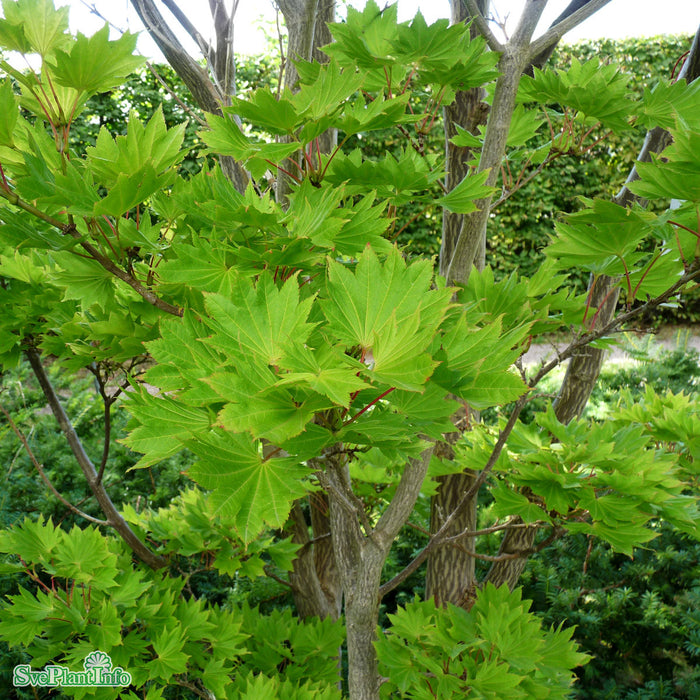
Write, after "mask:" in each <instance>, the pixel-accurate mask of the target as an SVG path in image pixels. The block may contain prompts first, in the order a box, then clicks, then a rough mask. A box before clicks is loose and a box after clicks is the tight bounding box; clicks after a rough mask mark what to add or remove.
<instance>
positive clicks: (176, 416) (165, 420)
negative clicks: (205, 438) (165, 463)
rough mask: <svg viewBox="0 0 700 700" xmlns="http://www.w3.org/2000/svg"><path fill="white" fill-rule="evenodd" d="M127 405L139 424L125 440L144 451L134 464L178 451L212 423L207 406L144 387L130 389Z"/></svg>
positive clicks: (153, 460)
mask: <svg viewBox="0 0 700 700" xmlns="http://www.w3.org/2000/svg"><path fill="white" fill-rule="evenodd" d="M127 406H128V409H129V413H130V414H131V415H132V416H133V417H134V418H135V420H136V427H135V428H134V429H132V430H131V432H130V433H129V436H128V437H127V438H125V439H124V443H125V444H126V445H128V446H129V447H131V448H132V449H133V450H135V451H136V452H141V453H142V454H143V455H144V456H143V457H142V458H141V459H140V460H139V461H138V462H137V463H136V464H135V465H134V468H141V467H148V466H150V465H151V464H155V463H156V462H159V461H161V460H162V459H165V458H166V457H170V456H172V455H174V454H177V453H178V452H179V451H180V450H182V448H183V446H184V443H185V442H186V441H187V440H188V439H189V438H190V437H191V436H192V435H195V434H201V433H205V432H207V431H208V430H209V428H210V425H211V416H210V415H209V412H208V411H207V410H206V409H204V408H194V407H190V406H186V405H184V404H183V403H181V402H179V401H176V400H175V399H172V398H170V397H168V396H151V395H150V394H149V393H148V392H147V391H146V390H145V389H141V390H139V391H134V392H130V393H129V397H128V401H127Z"/></svg>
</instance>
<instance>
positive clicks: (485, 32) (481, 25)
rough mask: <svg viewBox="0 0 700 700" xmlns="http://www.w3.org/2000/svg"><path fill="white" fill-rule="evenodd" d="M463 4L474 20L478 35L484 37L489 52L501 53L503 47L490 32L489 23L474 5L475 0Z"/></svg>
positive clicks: (467, 0)
mask: <svg viewBox="0 0 700 700" xmlns="http://www.w3.org/2000/svg"><path fill="white" fill-rule="evenodd" d="M464 2H465V4H466V6H467V9H468V10H469V14H470V15H471V16H472V17H473V19H474V24H476V27H477V29H478V30H479V34H481V36H483V37H484V39H485V40H486V43H487V44H488V45H489V48H490V49H491V51H496V52H497V53H501V52H502V51H503V49H504V48H505V47H504V46H503V44H501V42H500V41H498V39H496V36H495V34H494V33H493V32H492V31H491V27H489V23H488V22H487V21H486V18H485V17H484V15H482V14H481V10H480V9H479V6H478V5H477V4H476V0H464Z"/></svg>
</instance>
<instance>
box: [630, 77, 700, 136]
mask: <svg viewBox="0 0 700 700" xmlns="http://www.w3.org/2000/svg"><path fill="white" fill-rule="evenodd" d="M698 104H700V80H695V81H693V82H692V83H690V84H688V83H686V82H685V81H684V80H678V81H676V82H674V83H672V82H667V81H662V82H660V83H658V85H656V86H655V87H654V88H653V89H652V90H650V89H649V88H644V99H643V100H642V103H641V113H640V115H639V117H638V120H637V121H638V122H639V123H640V124H642V125H643V126H646V127H647V128H649V129H652V128H654V127H655V126H659V127H661V128H662V129H667V130H671V129H673V128H675V126H676V124H677V123H678V119H679V118H680V120H682V123H685V124H688V125H689V126H691V127H692V128H693V129H694V130H695V131H698V130H700V116H699V115H698Z"/></svg>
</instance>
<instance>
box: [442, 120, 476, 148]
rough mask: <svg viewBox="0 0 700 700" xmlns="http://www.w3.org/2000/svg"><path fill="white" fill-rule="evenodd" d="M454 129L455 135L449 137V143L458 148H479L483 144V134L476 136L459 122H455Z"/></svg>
mask: <svg viewBox="0 0 700 700" xmlns="http://www.w3.org/2000/svg"><path fill="white" fill-rule="evenodd" d="M455 129H456V130H457V135H456V136H453V137H452V138H451V139H450V143H453V144H454V145H455V146H458V147H459V148H477V149H480V148H482V147H483V145H484V139H483V136H481V137H480V136H477V135H476V134H472V133H471V131H467V130H466V129H464V128H463V127H461V126H460V125H459V124H455Z"/></svg>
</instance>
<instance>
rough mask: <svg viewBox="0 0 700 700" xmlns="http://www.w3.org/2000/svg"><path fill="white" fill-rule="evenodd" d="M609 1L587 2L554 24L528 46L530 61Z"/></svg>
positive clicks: (594, 0) (593, 0) (592, 0)
mask: <svg viewBox="0 0 700 700" xmlns="http://www.w3.org/2000/svg"><path fill="white" fill-rule="evenodd" d="M609 2H610V0H589V2H587V3H586V4H585V5H584V6H583V7H580V8H579V9H578V10H576V12H574V13H572V14H570V15H568V16H567V17H565V18H564V19H562V21H561V22H559V23H556V24H555V25H554V26H553V27H551V28H550V29H548V30H547V31H546V32H545V33H544V34H543V35H542V36H541V37H539V38H538V39H536V40H535V41H533V42H532V44H531V45H530V59H531V60H534V59H535V57H536V56H537V55H538V54H539V53H541V52H542V51H544V50H545V49H546V48H547V47H548V46H549V45H550V44H552V43H556V42H557V41H559V39H561V38H562V37H563V36H564V34H566V33H567V32H570V31H571V30H572V29H573V28H574V27H577V26H578V25H579V24H581V22H583V21H584V20H586V19H588V18H589V17H590V16H591V15H592V14H595V13H596V12H598V10H600V8H601V7H605V5H607V4H608V3H609Z"/></svg>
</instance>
